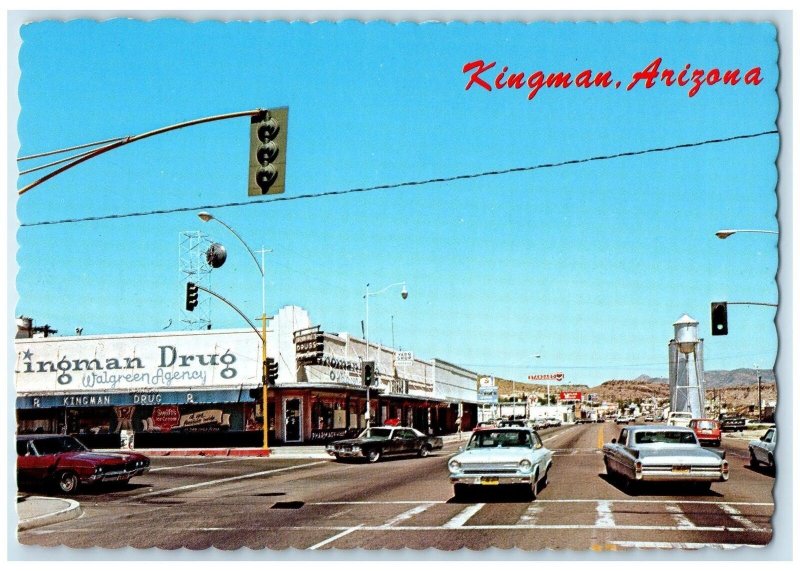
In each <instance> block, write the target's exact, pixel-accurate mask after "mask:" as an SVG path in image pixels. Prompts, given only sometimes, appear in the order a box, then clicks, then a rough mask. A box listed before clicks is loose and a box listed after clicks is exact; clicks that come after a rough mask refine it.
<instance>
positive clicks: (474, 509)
mask: <svg viewBox="0 0 800 571" xmlns="http://www.w3.org/2000/svg"><path fill="white" fill-rule="evenodd" d="M485 505H486V504H474V505H471V506H469V507H467V508H465V509H464V510H462V511H461V513H459V514H458V515H456V516H455V517H453V518H452V519H451V520H450V521H448V522H447V523H446V524H444V525H443V526H442V528H443V529H453V528H456V527H459V528H460V527H462V526H463V525H464V524H465V523H466V522H467V520H469V518H471V517H472V516H474V515H475V514H476V513H478V512H479V511H480V510H481V508H482V507H483V506H485Z"/></svg>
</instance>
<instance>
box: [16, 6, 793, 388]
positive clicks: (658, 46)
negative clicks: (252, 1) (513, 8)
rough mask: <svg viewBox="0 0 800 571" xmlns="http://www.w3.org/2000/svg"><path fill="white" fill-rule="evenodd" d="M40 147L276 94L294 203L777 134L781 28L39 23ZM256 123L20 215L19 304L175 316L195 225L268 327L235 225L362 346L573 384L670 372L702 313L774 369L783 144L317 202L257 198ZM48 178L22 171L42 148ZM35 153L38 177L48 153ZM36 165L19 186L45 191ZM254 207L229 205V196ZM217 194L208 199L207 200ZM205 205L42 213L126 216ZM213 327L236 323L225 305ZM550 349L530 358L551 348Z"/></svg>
mask: <svg viewBox="0 0 800 571" xmlns="http://www.w3.org/2000/svg"><path fill="white" fill-rule="evenodd" d="M21 37H22V48H21V51H20V54H19V62H20V68H21V79H20V84H19V91H18V93H19V98H20V106H21V114H20V116H19V119H18V135H19V139H20V155H22V156H25V155H30V154H34V153H39V152H43V151H48V150H52V149H58V148H64V147H69V146H72V145H77V144H81V143H86V142H92V141H98V140H103V139H108V138H111V137H117V136H122V135H136V134H140V133H144V132H147V131H150V130H153V129H157V128H159V127H163V126H165V125H170V124H174V123H178V122H181V121H187V120H191V119H195V118H199V117H205V116H210V115H216V114H222V113H231V112H235V111H243V110H248V109H255V108H259V107H265V108H268V107H271V106H272V107H277V106H288V107H289V109H290V121H289V122H290V126H289V144H288V149H287V161H288V172H287V181H286V193H285V194H284V195H282V197H286V198H289V197H292V196H298V195H305V194H320V193H326V192H331V191H343V190H348V189H354V188H365V187H372V186H378V185H392V184H399V183H403V182H408V181H424V180H429V179H436V178H447V177H455V176H459V175H468V174H475V173H482V172H488V171H498V170H504V169H513V168H517V167H531V166H535V165H542V164H547V163H556V162H562V161H568V160H574V159H585V158H589V157H597V156H605V155H612V154H617V153H625V152H631V151H641V150H646V149H653V148H662V147H671V146H676V145H681V144H686V143H696V142H701V141H707V140H715V139H724V138H729V137H737V136H740V135H750V134H756V133H763V132H766V131H771V130H774V129H775V122H776V118H777V113H778V98H777V95H776V93H775V86H776V84H777V81H778V79H779V77H778V68H777V64H776V62H777V56H778V52H777V45H776V43H775V30H774V28H773V27H772V26H770V25H768V24H758V25H755V24H736V25H729V24H722V23H717V24H698V23H694V24H681V23H671V24H661V23H651V24H634V23H621V24H610V23H607V24H592V23H580V24H575V23H561V24H552V23H538V24H528V25H525V24H509V23H505V24H471V25H468V24H449V25H443V24H425V25H416V24H402V25H393V24H388V23H371V24H368V25H364V24H361V23H357V22H353V21H350V22H345V23H339V24H332V23H316V24H308V23H294V24H288V23H285V22H269V23H265V22H259V23H227V24H223V23H219V22H204V23H194V24H190V23H185V22H181V21H179V20H159V21H155V22H148V23H144V22H139V21H134V20H113V21H108V22H104V23H96V22H92V21H88V20H84V21H81V20H76V21H71V22H68V23H62V22H54V21H46V22H37V23H32V24H29V25H26V26H24V27H23V28H22V30H21ZM658 57H661V58H663V63H662V69H663V68H665V67H666V68H671V69H675V70H676V72H678V71H680V70H682V69H683V68H684V66H685V65H686V64H691V67H692V69H695V68H702V69H706V70H707V69H710V68H712V67H716V68H719V69H721V70H723V71H724V70H727V69H735V68H739V69H741V70H742V75H743V74H744V73H745V72H746V70H749V69H751V68H753V67H760V68H761V76H762V78H763V82H762V83H761V84H760V85H758V86H752V85H743V84H742V83H740V84H739V85H737V86H724V85H721V84H718V85H715V86H707V85H704V86H703V87H702V88H701V89H700V90H699V92H698V93H697V94H696V95H695V96H694V97H688V95H687V93H688V90H689V87H688V86H687V87H679V86H672V87H667V86H665V85H663V84H658V85H656V86H654V87H652V88H651V89H645V88H644V87H643V86H641V85H639V86H636V87H635V88H633V89H631V90H630V91H627V90H626V89H625V86H626V85H627V83H628V82H629V81H630V78H631V75H632V74H633V73H634V72H636V71H638V70H642V69H644V68H645V67H646V66H647V65H648V64H649V63H650V62H652V61H653V60H654V59H655V58H658ZM478 59H482V60H485V61H486V62H490V61H495V62H497V65H496V66H495V68H494V69H493V70H492V72H494V73H487V74H484V76H483V77H484V78H485V79H487V81H492V80H493V78H494V75H496V72H497V71H499V70H500V69H501V68H502V67H503V66H508V67H509V70H510V71H511V72H515V71H516V72H521V71H524V72H526V74H527V73H532V72H535V71H537V70H542V71H544V72H545V73H550V72H558V71H563V72H569V73H572V74H573V76H574V75H575V74H577V73H579V72H580V71H582V70H584V69H587V68H588V69H592V70H593V71H606V70H608V71H611V72H612V74H613V77H614V79H615V80H619V81H621V82H622V86H621V87H620V88H619V89H617V88H615V87H614V86H611V87H609V88H606V89H601V88H595V89H581V88H577V87H570V88H567V89H543V90H541V91H540V92H539V93H538V94H537V95H536V97H535V98H534V99H533V100H529V99H528V97H527V90H525V89H523V90H509V89H502V90H493V91H491V92H488V91H485V90H482V89H479V88H476V87H473V88H471V89H470V90H466V89H465V86H466V84H467V82H468V79H469V75H468V74H465V73H463V72H462V68H463V66H464V64H466V63H468V62H471V61H474V60H478ZM248 129H249V124H248V120H247V119H232V120H227V121H222V122H218V123H212V124H207V125H202V126H197V127H192V128H188V129H183V130H180V131H175V132H171V133H168V134H165V135H161V136H158V137H154V138H150V139H146V140H143V141H141V142H138V143H135V144H132V145H128V146H126V147H123V148H121V149H117V150H114V151H112V152H110V153H107V154H105V155H103V156H101V157H99V158H96V159H93V160H91V161H89V162H87V163H85V164H82V165H80V166H78V167H76V168H74V169H72V170H70V171H68V172H66V173H64V174H62V175H60V176H58V177H56V178H54V179H52V180H50V181H47V182H45V183H44V184H42V185H41V186H39V187H36V188H35V189H33V190H31V191H30V192H28V193H26V194H25V195H23V196H22V197H20V199H19V200H18V205H17V215H18V217H19V220H20V223H21V224H23V226H22V227H21V228H20V229H19V231H18V233H17V240H18V243H19V250H18V253H17V262H18V264H19V271H18V274H17V280H16V287H17V290H18V295H19V303H18V305H17V307H16V313H17V314H18V315H19V314H24V315H28V316H31V317H33V318H34V319H35V320H36V322H37V323H38V324H40V325H41V324H44V323H48V324H50V325H51V326H52V327H54V328H56V329H58V330H59V333H64V334H67V333H71V332H72V331H74V329H75V328H76V327H82V328H83V330H84V334H102V333H125V332H142V331H159V330H161V329H162V328H163V327H165V326H166V325H167V323H168V322H169V321H170V320H172V323H173V325H172V326H171V328H172V329H176V328H179V326H178V323H179V322H180V318H181V309H182V307H183V296H184V291H185V290H184V286H183V279H184V278H183V277H182V275H181V274H180V272H179V268H178V236H179V234H180V233H181V232H183V231H193V230H200V231H204V232H207V233H208V234H209V236H210V237H211V238H212V239H214V240H216V241H219V242H221V243H223V244H225V245H226V247H227V249H228V253H229V258H228V261H227V263H226V265H225V266H223V267H222V268H220V269H218V270H215V271H214V272H213V274H212V276H211V287H212V289H214V290H215V291H217V292H219V293H220V294H222V295H224V296H225V297H226V298H228V299H230V300H232V301H233V302H234V303H236V304H237V305H238V306H239V307H241V308H242V309H243V310H245V311H246V313H247V314H248V315H252V316H254V317H255V316H256V315H258V314H259V313H260V310H261V307H260V303H261V299H260V276H259V274H258V272H257V271H256V268H255V267H254V264H253V262H252V259H250V257H249V255H248V254H247V252H246V251H245V250H244V249H243V248H242V247H241V245H240V244H239V243H238V242H237V241H236V239H235V238H234V237H233V236H232V235H231V234H229V233H228V232H227V231H226V230H225V229H224V228H223V227H221V226H220V225H216V224H203V223H202V222H201V221H200V220H199V219H198V218H197V216H196V212H197V211H199V210H201V209H202V208H200V207H206V208H205V209H207V210H210V211H211V212H213V214H214V215H215V216H218V217H219V218H220V219H222V220H224V221H225V222H226V223H227V224H229V225H230V226H232V227H233V228H235V229H236V230H237V232H238V233H239V234H240V235H241V236H242V237H243V238H244V239H245V240H246V241H247V242H248V244H250V245H251V247H252V248H253V249H258V248H260V247H261V246H264V247H266V248H270V249H272V250H273V252H272V253H271V254H269V255H268V256H267V280H266V284H267V310H268V312H270V313H274V312H276V311H277V309H278V308H280V307H281V306H283V305H287V304H296V305H300V306H303V307H305V308H306V309H308V311H309V312H310V314H311V317H312V320H313V321H314V322H315V323H320V324H321V325H322V327H323V329H324V330H326V331H334V332H336V331H349V332H351V333H353V334H360V330H361V320H363V319H364V317H365V315H364V314H365V307H364V300H363V294H364V291H365V286H366V284H367V283H370V284H371V285H370V289H371V290H373V291H375V290H379V289H381V288H383V287H384V286H387V285H389V284H393V283H396V282H399V281H405V282H406V284H407V287H408V291H409V297H408V299H407V300H405V301H403V300H401V298H400V295H399V291H400V289H399V288H392V289H390V290H388V291H386V292H385V293H383V294H381V295H378V296H374V297H371V298H370V324H369V325H370V338H371V339H372V340H374V341H380V342H383V343H385V344H391V342H392V337H394V339H395V344H396V345H398V346H402V347H403V348H404V349H410V350H413V351H414V353H415V355H416V356H418V357H422V358H432V357H438V358H442V359H445V360H448V361H451V362H454V363H457V364H460V365H463V366H465V367H468V368H470V369H473V370H475V371H477V372H480V373H486V374H496V375H500V376H504V377H507V378H516V379H524V378H526V377H527V375H528V374H532V373H546V372H551V371H556V370H561V371H564V372H565V373H566V380H567V381H568V382H575V383H586V384H589V385H592V386H593V385H596V384H599V383H601V382H603V381H605V380H608V379H612V378H634V377H636V376H638V375H639V374H649V375H651V376H667V371H668V366H667V344H668V342H669V339H670V338H671V336H672V334H673V327H672V324H673V323H674V322H675V321H676V320H677V319H678V318H680V317H681V316H682V315H683V314H684V313H688V314H689V315H691V316H692V317H694V318H695V319H697V320H698V321H699V322H700V335H701V336H702V337H704V338H705V358H706V369H709V370H710V369H733V368H739V367H752V366H753V365H754V364H758V365H759V366H760V367H761V368H770V367H771V366H772V365H773V363H774V360H775V356H776V350H777V334H776V331H775V327H774V324H773V318H774V313H775V312H774V309H773V308H769V307H762V306H732V307H731V308H729V324H730V334H729V335H728V336H725V337H712V336H711V334H710V324H709V303H710V302H711V301H718V300H727V301H757V302H767V303H775V302H777V296H778V290H777V285H776V283H775V279H774V277H775V274H776V272H777V268H778V251H777V240H776V239H775V236H773V235H767V234H740V235H735V236H733V237H731V238H729V239H727V240H724V241H723V240H719V239H717V238H716V237H715V236H714V232H716V231H717V230H720V229H722V228H746V229H766V230H777V229H778V228H777V221H776V212H777V208H778V201H777V196H776V193H775V188H776V184H777V176H778V175H777V170H776V168H775V164H774V163H775V159H776V156H777V152H778V148H779V138H778V136H777V135H774V134H773V135H766V136H760V137H755V138H749V139H740V140H735V141H730V142H724V143H718V144H709V145H704V146H695V147H690V148H681V149H676V150H672V151H668V152H659V153H651V154H642V155H636V156H629V157H622V158H615V159H610V160H597V161H590V162H583V163H581V164H574V165H566V166H561V167H556V168H544V169H535V170H527V171H523V172H516V173H512V174H500V175H494V176H483V177H475V178H469V179H464V180H457V181H449V182H441V183H430V184H422V185H415V186H402V187H399V188H390V189H382V190H375V191H370V192H361V193H352V194H344V195H339V196H325V197H319V198H312V199H302V200H288V201H270V200H267V201H266V202H260V200H261V199H255V200H254V199H249V200H248V198H247V195H246V192H247V180H246V177H247V161H248V141H249V138H248ZM26 163H27V161H26ZM26 163H23V164H22V165H23V166H25V167H27V166H28V165H27V164H26ZM33 178H34V177H33V176H27V177H22V178H21V179H20V186H23V185H24V184H27V183H28V182H30V181H31V180H33ZM232 202H236V203H240V202H248V204H247V205H245V206H235V207H225V208H216V209H212V208H207V207H208V206H213V205H221V204H227V203H232ZM194 206H197V208H192V207H194ZM180 208H189V210H188V211H185V212H177V213H170V214H162V215H151V216H143V217H131V218H120V219H110V220H100V221H85V222H72V223H63V224H50V225H37V224H36V223H38V222H44V221H58V220H65V219H81V218H88V217H96V216H107V215H114V214H124V213H132V212H148V211H154V210H162V209H166V210H169V209H180ZM211 318H212V322H213V324H214V327H215V328H228V327H240V326H242V325H243V324H242V322H241V318H240V317H239V316H238V315H236V314H235V313H234V312H232V311H230V310H229V309H227V308H226V307H224V306H223V305H222V304H220V303H218V302H214V303H213V305H212V309H211ZM536 354H538V355H541V357H540V358H538V359H536V358H535V357H534V355H536Z"/></svg>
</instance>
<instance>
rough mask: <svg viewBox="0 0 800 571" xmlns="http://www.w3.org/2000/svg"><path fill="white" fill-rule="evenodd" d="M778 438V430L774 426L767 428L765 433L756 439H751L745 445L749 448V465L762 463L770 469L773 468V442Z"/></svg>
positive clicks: (755, 465) (753, 465)
mask: <svg viewBox="0 0 800 571" xmlns="http://www.w3.org/2000/svg"><path fill="white" fill-rule="evenodd" d="M777 440H778V432H777V429H776V428H775V427H773V428H770V429H769V430H767V432H766V434H764V436H762V437H761V438H759V439H758V440H751V441H750V443H749V444H748V445H747V448H748V449H749V450H750V466H752V467H753V468H756V467H758V465H759V464H761V463H764V464H766V465H767V466H769V467H770V468H771V469H773V470H774V469H775V443H776V442H777Z"/></svg>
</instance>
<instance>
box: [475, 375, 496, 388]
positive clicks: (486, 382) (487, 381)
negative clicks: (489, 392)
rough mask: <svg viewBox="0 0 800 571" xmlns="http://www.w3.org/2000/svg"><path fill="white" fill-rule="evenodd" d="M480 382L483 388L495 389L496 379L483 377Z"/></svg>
mask: <svg viewBox="0 0 800 571" xmlns="http://www.w3.org/2000/svg"><path fill="white" fill-rule="evenodd" d="M478 382H479V383H480V385H481V386H482V387H493V386H494V377H481V378H480V379H478Z"/></svg>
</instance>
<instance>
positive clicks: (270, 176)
mask: <svg viewBox="0 0 800 571" xmlns="http://www.w3.org/2000/svg"><path fill="white" fill-rule="evenodd" d="M288 125H289V108H288V107H279V108H277V109H272V110H263V111H261V112H260V113H259V114H258V115H254V116H253V117H251V118H250V171H249V175H250V176H249V177H248V180H247V194H248V196H261V195H263V194H281V193H282V192H283V191H284V185H285V183H286V172H285V171H286V133H287V129H288Z"/></svg>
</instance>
